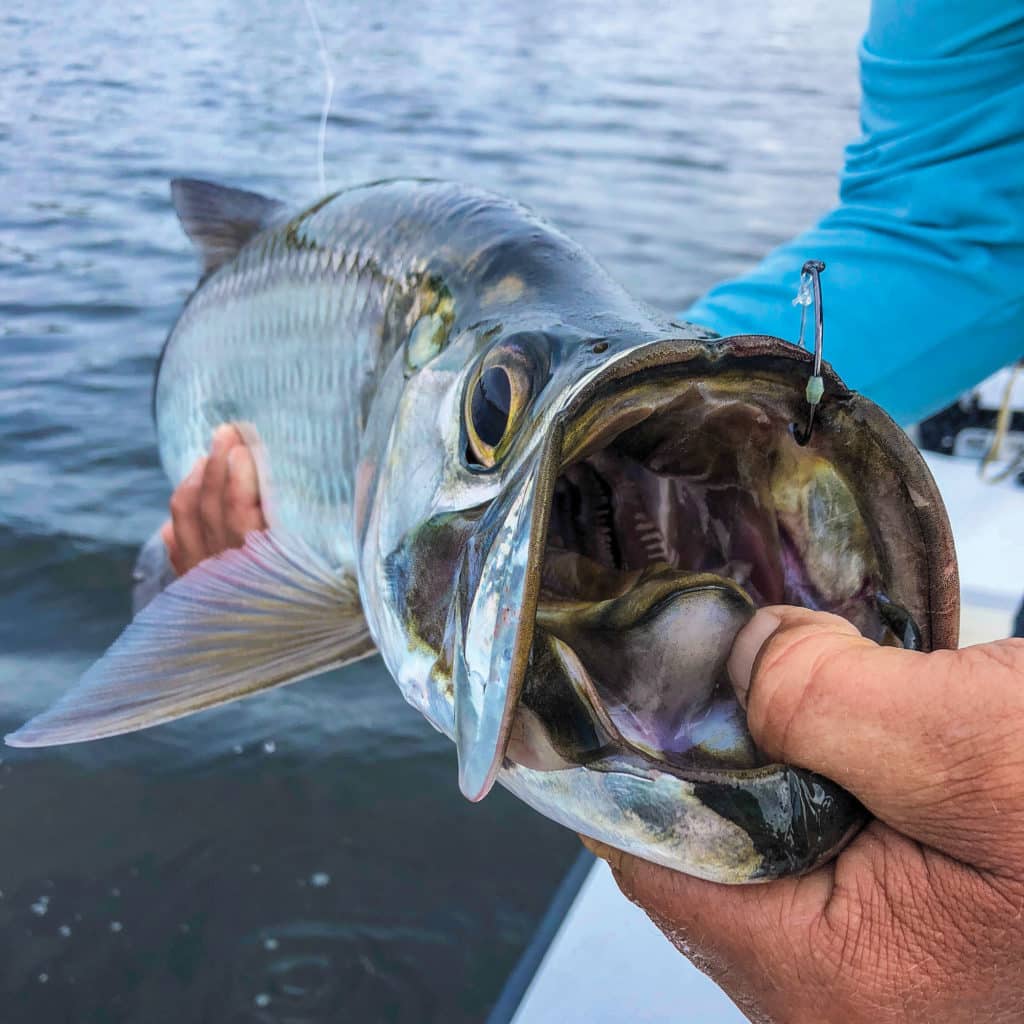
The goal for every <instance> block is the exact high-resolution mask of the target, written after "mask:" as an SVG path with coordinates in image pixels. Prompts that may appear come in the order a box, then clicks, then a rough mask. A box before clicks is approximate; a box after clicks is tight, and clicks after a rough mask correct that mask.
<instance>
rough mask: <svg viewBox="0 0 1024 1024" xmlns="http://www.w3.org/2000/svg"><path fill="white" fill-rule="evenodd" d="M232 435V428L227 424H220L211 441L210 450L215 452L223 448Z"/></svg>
mask: <svg viewBox="0 0 1024 1024" xmlns="http://www.w3.org/2000/svg"><path fill="white" fill-rule="evenodd" d="M233 434H234V427H232V426H231V425H230V424H228V423H222V424H221V425H220V426H219V427H218V428H217V429H216V430H215V431H214V432H213V437H212V439H211V445H210V447H211V450H213V451H216V450H217V449H219V448H223V447H225V445H227V443H228V441H230V440H231V438H232V436H233Z"/></svg>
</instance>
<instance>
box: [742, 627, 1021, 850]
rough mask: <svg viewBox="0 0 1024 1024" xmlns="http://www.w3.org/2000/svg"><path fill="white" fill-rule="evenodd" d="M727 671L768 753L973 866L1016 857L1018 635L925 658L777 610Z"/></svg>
mask: <svg viewBox="0 0 1024 1024" xmlns="http://www.w3.org/2000/svg"><path fill="white" fill-rule="evenodd" d="M729 671H730V675H731V677H732V678H733V681H734V685H735V686H736V688H737V692H738V693H743V691H744V690H745V689H747V688H748V687H749V692H748V693H747V695H746V702H747V718H748V722H749V725H750V730H751V733H752V734H753V736H754V739H755V740H756V742H757V743H758V745H759V746H760V747H761V749H762V750H764V751H765V753H766V754H768V756H770V757H772V758H775V759H777V760H779V761H783V762H785V763H787V764H794V765H798V766H800V767H803V768H808V769H811V770H813V771H816V772H820V773H821V774H822V775H826V776H828V777H829V778H831V779H834V780H835V781H836V782H838V783H839V784H840V785H842V786H844V787H846V788H847V789H848V790H850V791H851V792H852V793H853V794H854V795H855V796H857V797H858V798H859V799H860V800H861V801H862V802H863V803H864V804H865V805H866V806H867V807H868V809H869V810H870V811H872V813H874V814H875V815H876V816H877V817H879V818H881V819H882V820H883V821H887V822H888V823H889V824H891V825H892V826H893V827H895V828H897V829H899V830H901V831H903V832H906V833H907V834H908V835H911V836H914V837H915V838H917V839H920V840H922V841H924V842H927V843H929V844H931V845H934V846H936V847H938V848H939V849H942V850H945V851H946V852H947V853H950V854H951V855H952V856H955V857H958V858H961V859H966V860H967V861H968V862H969V863H977V864H979V866H989V867H995V866H997V865H1002V864H1004V863H1005V859H1006V857H1007V856H1008V855H1009V854H1011V852H1012V857H1013V858H1014V859H1016V858H1017V857H1019V856H1020V855H1021V854H1022V853H1024V754H1022V753H1021V745H1020V742H1019V736H1020V734H1021V730H1022V729H1024V642H1022V641H1013V640H1007V641H1002V642H1000V643H998V644H987V645H983V646H979V647H973V648H965V649H963V650H961V651H936V652H933V653H931V654H921V653H918V652H914V651H902V650H898V649H895V648H890V647H879V646H878V645H877V644H874V643H873V642H871V641H870V640H867V639H865V638H864V637H862V636H861V635H860V634H859V633H858V632H857V630H856V629H855V628H854V627H853V626H851V625H850V624H849V623H847V622H846V621H845V620H843V619H840V618H839V617H838V616H835V615H827V614H824V613H821V612H812V611H808V610H806V609H796V608H784V607H774V608H770V609H767V610H764V611H760V612H758V614H757V615H756V616H755V617H754V619H752V620H751V622H750V623H749V624H748V626H746V627H745V628H744V630H742V631H741V633H740V634H739V636H738V637H737V640H736V644H735V645H734V648H733V652H732V655H731V657H730V662H729ZM979 844H980V846H979ZM982 851H983V852H982ZM979 856H982V858H983V859H982V860H978V857H979Z"/></svg>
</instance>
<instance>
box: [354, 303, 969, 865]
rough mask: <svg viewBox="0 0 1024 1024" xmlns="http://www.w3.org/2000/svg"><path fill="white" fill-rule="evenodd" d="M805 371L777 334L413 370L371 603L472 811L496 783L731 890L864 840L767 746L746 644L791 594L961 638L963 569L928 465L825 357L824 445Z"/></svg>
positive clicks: (559, 332) (377, 533)
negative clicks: (782, 825) (748, 700)
mask: <svg viewBox="0 0 1024 1024" xmlns="http://www.w3.org/2000/svg"><path fill="white" fill-rule="evenodd" d="M811 372H812V371H811V361H810V356H809V355H808V353H806V352H804V351H803V350H802V349H800V348H798V347H796V346H793V345H791V344H789V343H787V342H784V341H781V340H780V339H777V338H770V337H764V336H742V337H732V338H715V337H713V336H709V335H707V333H706V332H702V331H700V330H699V329H688V328H680V329H679V332H678V334H677V335H676V336H670V337H664V336H661V337H659V336H656V335H654V334H652V332H651V330H650V329H649V328H648V327H647V326H643V327H637V328H635V329H630V328H629V327H628V326H626V327H622V328H621V329H619V330H613V331H610V332H605V333H603V334H601V335H595V334H594V333H593V332H588V331H587V330H585V329H581V328H577V327H569V326H566V325H565V324H560V323H557V322H549V323H544V324H534V325H529V326H527V327H526V328H521V329H516V330H509V329H507V328H505V327H496V326H495V325H493V324H489V325H484V326H482V327H477V328H475V329H473V330H469V331H466V332H465V333H464V334H463V335H462V336H461V337H458V338H455V339H454V340H453V342H452V344H451V345H450V346H449V347H448V348H447V349H446V350H445V351H444V352H443V353H442V354H440V355H439V356H438V357H437V358H436V359H434V360H433V361H431V362H430V363H429V364H428V365H427V366H425V367H423V368H421V369H419V370H418V371H416V372H415V373H412V374H409V372H408V370H406V371H405V372H402V373H400V372H399V371H398V370H396V368H395V366H392V370H391V371H390V372H389V378H393V379H391V383H390V387H391V393H392V395H393V398H392V401H391V403H390V404H389V405H388V406H387V409H386V412H385V413H384V414H382V415H380V417H379V418H378V420H377V422H376V423H372V424H371V429H370V430H369V431H368V433H367V438H368V443H367V445H366V447H365V448H364V458H363V464H362V470H361V473H360V481H359V485H358V486H357V530H358V539H359V550H360V558H361V565H360V589H361V592H362V593H363V595H364V599H365V605H364V606H365V607H366V612H367V615H368V618H369V621H370V626H371V630H372V631H373V633H374V636H375V638H376V640H377V642H378V645H379V647H380V648H381V650H382V653H383V655H384V657H385V660H386V661H387V663H388V667H389V669H390V670H391V672H392V674H393V675H394V676H395V678H396V679H397V680H398V682H399V685H400V686H401V687H402V689H403V691H404V692H405V694H406V696H407V698H408V699H409V700H410V701H411V702H412V703H413V704H414V705H415V706H417V707H418V708H419V709H420V710H421V711H422V712H423V713H424V714H425V715H426V716H427V717H428V718H429V719H430V720H431V722H432V723H433V724H434V725H435V726H436V727H437V728H439V729H440V730H442V731H443V732H445V733H446V734H448V735H449V736H451V737H452V738H453V739H454V740H455V742H456V745H457V749H458V757H459V781H460V786H461V788H462V790H463V792H464V794H465V795H466V796H467V797H469V798H470V799H474V800H476V799H480V798H481V797H483V796H484V795H485V794H486V793H487V792H488V790H489V789H490V787H491V785H492V784H493V782H494V781H495V779H496V778H499V777H500V778H501V780H502V781H503V782H504V783H505V784H506V785H509V787H510V788H512V789H513V790H514V791H516V792H517V793H518V794H519V795H520V796H522V797H523V798H524V799H526V800H527V801H528V802H531V803H533V804H534V805H535V806H537V807H538V808H540V809H541V810H543V811H544V812H545V813H547V814H549V815H550V816H552V817H555V818H556V819H557V820H561V821H563V822H564V823H566V824H568V825H570V826H571V827H574V828H576V829H578V830H579V831H583V832H585V833H588V834H590V835H594V836H596V837H597V838H599V839H602V840H604V841H606V842H611V843H612V844H613V845H617V846H619V847H621V848H623V849H628V850H631V851H633V852H637V853H640V854H641V855H643V856H647V857H649V858H650V859H653V860H658V861H660V862H662V863H666V864H669V865H670V866H674V867H684V868H685V869H687V870H693V871H694V873H697V874H703V875H704V876H705V877H711V878H717V879H719V880H726V881H736V880H749V879H751V878H756V877H770V876H772V875H775V874H781V873H788V872H791V871H793V870H804V869H807V868H809V867H812V866H813V865H814V864H816V863H818V862H819V861H820V860H821V859H822V858H823V857H825V856H827V855H828V853H829V852H831V851H832V850H834V849H835V848H836V846H837V845H838V844H840V843H841V842H842V841H844V840H845V838H846V837H848V836H849V834H850V833H851V831H852V830H853V829H854V828H855V825H856V824H857V823H859V821H860V820H861V817H860V810H859V808H858V807H857V805H856V802H855V801H853V800H852V798H849V797H848V796H847V795H846V794H844V793H843V792H842V791H841V790H840V789H839V787H835V786H831V784H829V783H827V782H826V780H821V781H820V782H819V781H817V780H816V779H811V780H808V779H805V778H803V776H806V775H807V773H798V772H796V770H795V769H789V768H787V767H786V766H778V765H772V764H770V763H769V762H768V760H767V759H766V757H765V756H764V755H763V754H762V753H761V752H760V751H759V750H758V749H757V747H756V745H755V744H754V742H753V740H752V738H751V736H750V733H749V731H748V729H747V725H746V719H745V714H744V711H743V709H742V707H741V706H740V704H739V703H738V701H737V699H736V696H735V694H734V692H733V689H732V686H731V684H730V682H729V680H728V677H727V673H726V670H725V665H726V661H727V659H728V655H729V652H730V650H731V647H732V643H733V640H734V638H735V636H736V634H737V632H738V631H739V630H740V629H741V628H742V626H743V625H744V624H745V623H746V622H747V621H749V619H750V618H751V616H752V615H753V613H754V611H755V610H756V608H757V607H759V606H762V605H767V604H776V603H786V604H795V605H802V606H805V607H809V608H814V609H821V610H827V611H832V612H835V613H837V614H840V615H843V616H844V617H846V618H847V619H848V620H850V621H851V622H853V623H854V624H855V625H857V627H858V628H859V629H860V630H861V631H862V632H863V633H864V634H865V635H866V636H869V637H871V638H873V639H875V640H877V641H878V642H882V643H891V644H899V643H902V642H908V643H910V642H912V643H913V644H914V645H920V646H921V647H923V648H924V649H930V648H931V647H938V646H951V645H953V644H955V641H956V602H957V599H956V567H955V558H954V556H953V552H952V542H951V538H950V534H949V527H948V522H947V521H946V518H945V513H944V510H943V507H942V503H941V500H940V499H939V498H938V494H937V492H936V490H935V488H934V484H933V483H932V481H931V478H930V475H929V474H928V471H927V468H926V467H925V465H924V463H923V461H922V460H921V458H920V456H919V454H918V453H917V451H916V449H915V448H914V447H913V445H912V444H911V443H910V441H909V440H908V439H907V438H906V437H905V435H903V433H902V431H900V430H899V429H898V428H897V427H896V426H895V424H893V423H892V421H891V420H890V419H889V418H888V417H887V416H886V415H885V414H884V413H883V412H882V411H881V410H880V409H878V408H877V407H876V406H874V405H873V403H871V402H868V401H867V400H865V399H863V398H862V397H861V396H859V395H857V394H855V393H854V392H852V391H850V390H848V389H847V388H846V387H845V386H844V385H843V384H842V382H841V381H840V380H839V379H838V377H836V375H835V374H834V373H833V372H832V371H831V369H830V368H828V367H827V366H826V367H825V369H824V383H825V398H824V399H823V400H822V402H821V405H820V407H819V410H818V413H817V416H816V419H815V425H814V430H813V432H812V433H811V435H810V438H809V439H806V438H805V436H804V427H805V425H806V422H807V413H808V406H807V399H806V385H807V380H808V378H809V376H810V374H811ZM382 393H386V389H385V391H384V392H382ZM908 638H910V639H909V640H908ZM623 779H628V780H630V782H629V784H628V785H627V784H623V783H622V780H623ZM769 784H770V785H769ZM595 786H596V787H598V789H595ZM695 787H698V788H699V787H704V788H702V789H700V793H701V796H700V798H699V799H698V798H697V797H695V796H694V793H695V792H697V789H695ZM708 787H710V789H709V788H708ZM766 787H768V788H771V793H767V789H766ZM772 787H773V788H772ZM801 787H803V788H801ZM815 787H817V788H815ZM766 793H767V795H766ZM780 793H783V794H784V796H782V797H780V796H779V794H780ZM723 794H724V795H723ZM752 794H753V795H752ZM758 794H760V795H758ZM797 794H799V795H797ZM748 798H749V800H748ZM779 799H782V800H783V801H788V809H787V811H786V813H787V814H790V816H792V814H793V813H797V812H798V813H800V814H804V813H805V811H806V812H807V813H808V814H809V813H811V811H813V812H814V815H816V816H815V817H814V821H813V822H811V823H809V822H808V821H804V822H803V824H804V825H806V826H809V834H808V836H805V837H804V839H803V840H801V841H799V842H795V841H792V836H790V839H788V840H786V841H785V842H781V843H780V842H776V844H775V845H776V847H783V848H785V849H783V852H782V853H781V854H779V855H778V856H775V859H772V857H771V856H762V854H763V853H764V851H763V850H761V851H760V852H758V850H755V852H754V853H753V854H750V853H749V852H750V849H752V848H753V847H757V846H758V843H760V842H761V841H762V840H764V838H765V834H766V833H767V832H770V831H771V827H770V826H771V822H772V821H773V820H776V819H779V815H780V812H778V809H777V808H775V809H773V807H774V804H773V801H775V802H776V803H777V802H778V800H779ZM695 801H696V804H695ZM745 801H746V802H745ZM750 801H753V805H754V806H756V807H758V808H759V810H758V812H757V813H754V814H753V815H752V816H751V812H750V810H749V807H747V803H749V802H750ZM758 801H760V803H758ZM697 805H699V807H698V806H697ZM797 805H801V807H803V809H802V810H801V809H799V808H798V807H797ZM683 806H688V807H689V808H690V812H689V814H690V820H691V821H696V820H698V819H700V814H699V813H698V810H699V811H700V812H704V811H708V810H709V808H712V807H713V811H711V812H709V816H708V820H709V821H710V822H711V824H710V825H708V824H707V822H705V824H704V825H703V826H701V830H698V831H699V832H700V837H698V838H695V835H696V833H693V830H692V829H691V830H690V832H687V828H682V829H681V830H680V828H674V829H672V828H667V827H666V825H665V822H666V821H667V820H668V819H669V818H671V817H672V815H673V814H676V813H677V811H678V809H679V808H680V807H683ZM695 808H696V809H695ZM807 808H810V809H811V811H808V810H807ZM773 816H774V817H773ZM782 816H783V817H785V815H784V814H783V815H782ZM812 816H813V815H812ZM672 820H677V819H676V818H672ZM787 820H788V819H787ZM790 824H791V825H792V824H793V823H792V822H790ZM815 829H817V833H816V834H811V833H815ZM737 830H738V833H739V837H740V840H741V844H740V845H741V846H742V849H743V850H744V853H743V854H742V855H740V854H737V853H736V852H735V849H734V848H733V847H729V843H728V842H727V841H726V837H728V836H733V838H735V834H736V833H737ZM685 836H688V837H689V838H685ZM776 839H777V837H776ZM730 841H731V840H730ZM765 842H767V840H765ZM787 843H788V847H787ZM723 844H725V846H723ZM744 844H745V845H744ZM751 844H753V847H752V845H751ZM734 845H735V844H734ZM726 847H729V851H730V852H727V853H723V852H722V851H723V849H725V848H726ZM748 854H749V856H748Z"/></svg>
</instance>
